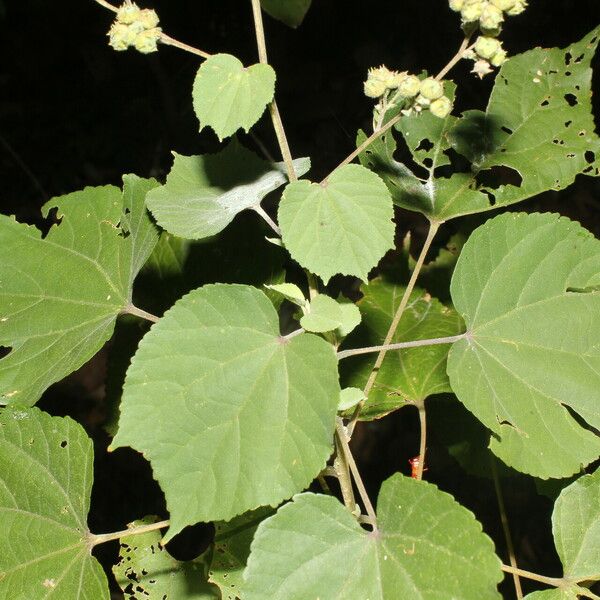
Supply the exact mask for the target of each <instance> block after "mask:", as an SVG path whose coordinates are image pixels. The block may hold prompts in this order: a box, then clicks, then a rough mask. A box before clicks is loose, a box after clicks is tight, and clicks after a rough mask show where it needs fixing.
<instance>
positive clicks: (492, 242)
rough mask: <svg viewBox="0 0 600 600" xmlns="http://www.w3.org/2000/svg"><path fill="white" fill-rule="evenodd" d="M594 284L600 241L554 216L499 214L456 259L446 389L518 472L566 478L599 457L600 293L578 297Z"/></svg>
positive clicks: (598, 275)
mask: <svg viewBox="0 0 600 600" xmlns="http://www.w3.org/2000/svg"><path fill="white" fill-rule="evenodd" d="M598 283H600V241H598V240H596V239H595V238H594V237H593V236H592V235H591V234H590V233H589V232H587V231H586V230H585V229H583V228H582V227H581V226H579V225H578V224H577V223H574V222H572V221H569V220H568V219H565V218H559V217H558V216H557V215H552V214H545V215H541V214H531V215H528V214H505V215H502V216H500V217H496V218H495V219H492V220H490V221H488V222H487V223H486V224H485V225H483V226H482V227H479V228H478V229H477V230H476V231H475V232H474V233H473V234H472V235H471V237H470V238H469V240H468V241H467V243H466V244H465V246H464V248H463V251H462V253H461V255H460V258H459V260H458V263H457V266H456V269H455V271H454V275H453V277H452V286H451V294H452V299H453V301H454V305H455V307H456V309H457V310H458V312H459V313H460V314H461V315H462V316H463V317H464V319H465V322H466V324H467V329H468V331H467V334H466V337H465V339H463V340H460V341H458V342H456V343H455V344H454V345H453V346H452V348H451V350H450V354H449V357H448V374H449V376H450V384H451V386H452V390H453V391H454V393H455V394H456V395H457V396H458V398H459V400H460V401H461V402H462V403H463V404H464V405H465V406H466V407H467V408H468V409H469V410H470V411H471V412H472V413H473V414H474V415H475V416H476V417H477V418H478V419H479V420H480V421H482V422H483V423H484V425H485V426H486V427H488V428H489V429H490V430H491V431H492V434H493V436H492V442H491V446H490V448H491V450H492V451H493V452H494V453H495V454H496V455H497V456H498V457H500V458H501V459H502V460H503V461H504V462H505V463H506V464H507V465H509V466H511V467H513V468H515V469H517V470H519V471H522V472H525V473H529V474H531V475H535V476H537V477H541V478H543V479H547V478H548V477H566V476H568V475H571V474H573V473H575V472H577V471H579V469H580V468H581V465H587V464H589V463H590V462H592V461H593V460H595V459H596V458H597V457H598V456H599V455H600V438H599V437H598V436H597V435H596V434H595V433H594V432H593V430H592V428H596V429H598V428H600V345H599V344H598V340H599V339H600V294H599V293H597V292H589V293H585V292H583V293H582V292H577V291H573V290H574V289H585V288H587V287H588V286H595V285H597V284H598ZM572 412H573V413H576V414H572ZM580 421H584V422H587V424H588V425H589V426H585V424H584V423H583V422H580Z"/></svg>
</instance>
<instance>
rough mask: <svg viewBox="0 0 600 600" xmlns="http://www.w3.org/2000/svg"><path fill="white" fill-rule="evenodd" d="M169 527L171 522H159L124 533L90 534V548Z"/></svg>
mask: <svg viewBox="0 0 600 600" xmlns="http://www.w3.org/2000/svg"><path fill="white" fill-rule="evenodd" d="M168 526H169V521H159V522H158V523H150V524H149V525H141V526H140V527H131V528H129V529H124V530H123V531H116V532H114V533H101V534H99V535H94V534H93V533H90V534H89V535H88V540H89V547H90V548H93V547H94V546H97V545H98V544H105V543H106V542H112V541H113V540H120V539H121V538H123V537H127V536H130V535H140V534H142V533H148V532H149V531H156V530H157V529H164V528H165V527H168Z"/></svg>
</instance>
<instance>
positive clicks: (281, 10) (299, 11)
mask: <svg viewBox="0 0 600 600" xmlns="http://www.w3.org/2000/svg"><path fill="white" fill-rule="evenodd" d="M260 4H261V6H262V8H263V10H264V11H265V12H266V13H268V14H270V15H271V16H272V17H273V18H274V19H278V20H279V21H282V22H283V23H285V24H286V25H289V26H290V27H298V25H300V24H301V23H302V21H303V20H304V17H305V16H306V13H307V12H308V9H309V8H310V5H311V4H312V0H260Z"/></svg>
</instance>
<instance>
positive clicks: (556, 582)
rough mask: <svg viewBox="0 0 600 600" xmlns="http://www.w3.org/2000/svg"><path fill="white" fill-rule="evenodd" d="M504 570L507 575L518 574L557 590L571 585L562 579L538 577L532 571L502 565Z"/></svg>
mask: <svg viewBox="0 0 600 600" xmlns="http://www.w3.org/2000/svg"><path fill="white" fill-rule="evenodd" d="M502 570H503V571H504V572H505V573H511V574H513V573H516V574H517V575H520V576H521V577H524V578H525V579H531V580H532V581H539V582H540V583H545V584H547V585H551V586H552V587H556V588H564V587H567V586H569V585H570V582H569V581H568V580H566V579H563V578H561V577H546V576H545V575H538V573H532V572H531V571H525V570H523V569H517V568H515V567H509V566H508V565H502Z"/></svg>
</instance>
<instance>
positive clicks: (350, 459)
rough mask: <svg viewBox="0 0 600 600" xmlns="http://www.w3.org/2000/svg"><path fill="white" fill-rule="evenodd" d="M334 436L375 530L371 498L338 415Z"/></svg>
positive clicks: (374, 516) (375, 520)
mask: <svg viewBox="0 0 600 600" xmlns="http://www.w3.org/2000/svg"><path fill="white" fill-rule="evenodd" d="M335 433H336V437H337V439H338V440H339V446H340V449H341V451H342V453H343V454H344V457H345V461H346V463H347V464H348V466H349V467H350V472H351V473H352V477H353V479H354V483H355V484H356V489H357V490H358V493H359V494H360V498H361V500H362V502H363V504H364V505H365V509H366V511H367V515H368V516H369V519H370V520H371V523H372V524H373V531H376V530H377V516H376V515H375V509H374V508H373V505H372V504H371V499H370V498H369V494H367V490H366V488H365V484H364V483H363V480H362V477H361V476H360V472H359V470H358V467H357V466H356V461H355V460H354V456H352V451H351V450H350V446H349V444H348V434H347V433H346V429H345V427H344V423H343V421H342V419H341V418H340V417H338V418H337V422H336V426H335Z"/></svg>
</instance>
